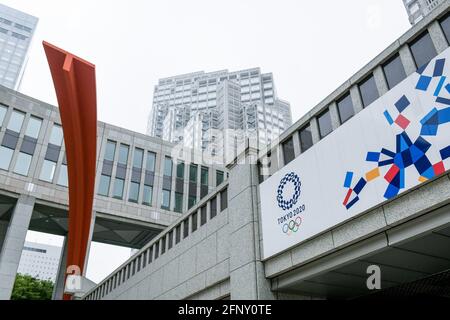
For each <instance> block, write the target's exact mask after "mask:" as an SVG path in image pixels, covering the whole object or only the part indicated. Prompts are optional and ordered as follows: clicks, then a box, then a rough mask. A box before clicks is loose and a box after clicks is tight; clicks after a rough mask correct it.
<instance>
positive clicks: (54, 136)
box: [48, 124, 63, 146]
mask: <svg viewBox="0 0 450 320" xmlns="http://www.w3.org/2000/svg"><path fill="white" fill-rule="evenodd" d="M62 141H63V131H62V127H61V126H60V125H58V124H54V125H53V128H52V132H51V134H50V140H49V141H48V142H49V143H51V144H54V145H55V146H60V145H62Z"/></svg>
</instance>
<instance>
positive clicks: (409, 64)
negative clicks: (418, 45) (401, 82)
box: [399, 44, 417, 77]
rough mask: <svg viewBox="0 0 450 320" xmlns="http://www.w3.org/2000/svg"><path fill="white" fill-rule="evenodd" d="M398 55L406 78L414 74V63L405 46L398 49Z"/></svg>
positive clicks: (407, 47)
mask: <svg viewBox="0 0 450 320" xmlns="http://www.w3.org/2000/svg"><path fill="white" fill-rule="evenodd" d="M399 55H400V60H402V64H403V67H404V68H405V73H406V76H407V77H408V76H409V75H411V74H413V73H414V72H416V70H417V67H416V63H415V61H414V58H413V55H412V53H411V50H410V49H409V46H408V45H407V44H406V45H404V46H403V47H401V48H400V50H399Z"/></svg>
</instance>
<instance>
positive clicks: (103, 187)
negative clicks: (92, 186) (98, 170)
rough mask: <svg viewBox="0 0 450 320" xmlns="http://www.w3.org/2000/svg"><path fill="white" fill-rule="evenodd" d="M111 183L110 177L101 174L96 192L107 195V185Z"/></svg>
mask: <svg viewBox="0 0 450 320" xmlns="http://www.w3.org/2000/svg"><path fill="white" fill-rule="evenodd" d="M110 183H111V177H110V176H107V175H104V174H102V175H101V176H100V181H99V184H98V194H99V195H101V196H105V197H107V196H108V195H109V185H110Z"/></svg>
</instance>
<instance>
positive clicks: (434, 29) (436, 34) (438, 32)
mask: <svg viewBox="0 0 450 320" xmlns="http://www.w3.org/2000/svg"><path fill="white" fill-rule="evenodd" d="M428 32H429V33H430V37H431V40H432V41H433V44H434V47H435V48H436V51H437V53H438V54H439V53H441V52H443V51H444V50H445V49H447V48H448V44H447V39H445V35H444V32H442V29H441V26H440V25H439V22H438V21H434V22H433V23H432V24H430V25H429V26H428Z"/></svg>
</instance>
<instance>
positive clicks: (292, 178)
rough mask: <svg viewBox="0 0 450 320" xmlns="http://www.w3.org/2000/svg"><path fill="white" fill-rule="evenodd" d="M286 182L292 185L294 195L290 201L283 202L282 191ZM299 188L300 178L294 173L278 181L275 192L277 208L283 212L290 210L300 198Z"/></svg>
mask: <svg viewBox="0 0 450 320" xmlns="http://www.w3.org/2000/svg"><path fill="white" fill-rule="evenodd" d="M288 182H291V183H293V184H294V194H293V196H292V198H291V199H289V200H285V199H284V197H283V190H284V187H285V186H286V184H287V183H288ZM301 186H302V183H301V181H300V178H299V177H298V175H296V174H295V173H294V172H291V173H288V174H287V175H286V176H284V178H283V179H281V181H280V185H279V186H278V191H277V202H278V206H279V207H280V208H281V209H283V210H289V209H291V208H292V207H293V206H294V205H295V204H296V203H297V201H298V198H299V197H300V193H301V190H300V189H301Z"/></svg>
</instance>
